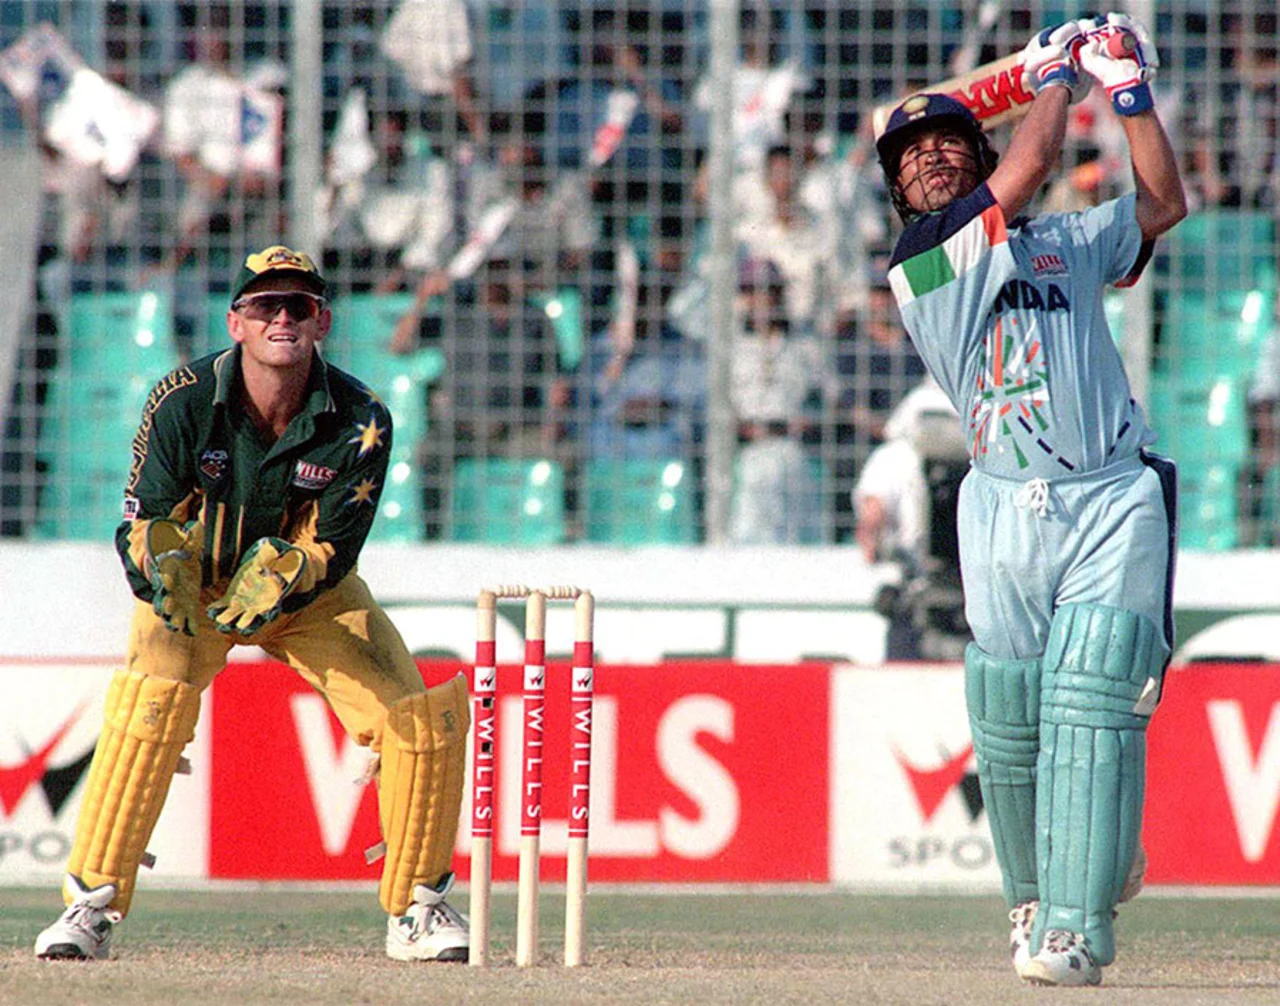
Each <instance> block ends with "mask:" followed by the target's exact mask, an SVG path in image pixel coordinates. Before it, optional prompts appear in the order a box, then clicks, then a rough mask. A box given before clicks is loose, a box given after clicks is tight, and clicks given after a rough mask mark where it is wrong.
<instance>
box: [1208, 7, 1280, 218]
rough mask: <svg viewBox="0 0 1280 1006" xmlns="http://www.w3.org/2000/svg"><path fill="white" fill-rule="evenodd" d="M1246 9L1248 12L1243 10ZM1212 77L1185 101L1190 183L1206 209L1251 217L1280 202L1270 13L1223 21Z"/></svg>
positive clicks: (1279, 66)
mask: <svg viewBox="0 0 1280 1006" xmlns="http://www.w3.org/2000/svg"><path fill="white" fill-rule="evenodd" d="M1246 9H1247V8H1246ZM1221 26H1222V30H1223V34H1224V35H1225V38H1224V40H1223V41H1224V44H1223V47H1222V51H1221V60H1222V65H1221V66H1220V67H1218V68H1214V69H1216V70H1217V71H1218V72H1216V73H1211V74H1209V75H1206V77H1205V78H1203V79H1204V82H1205V83H1204V86H1202V87H1200V88H1195V89H1193V90H1192V92H1191V94H1190V100H1189V101H1188V105H1187V110H1188V112H1189V114H1190V115H1191V118H1192V121H1191V123H1190V125H1189V129H1190V131H1191V137H1190V138H1191V141H1192V143H1191V151H1192V169H1193V170H1192V171H1191V173H1190V174H1191V178H1192V179H1193V180H1194V181H1195V182H1197V183H1198V185H1197V187H1198V189H1199V190H1200V191H1199V195H1200V197H1201V199H1202V201H1203V202H1204V203H1206V204H1208V205H1218V206H1239V207H1246V208H1254V209H1264V208H1268V207H1275V206H1276V205H1277V203H1278V202H1280V200H1278V199H1277V197H1278V196H1280V147H1278V143H1280V83H1278V82H1277V71H1278V70H1280V62H1278V61H1277V44H1278V40H1277V37H1276V12H1275V9H1274V7H1272V8H1270V9H1267V10H1263V11H1256V12H1253V13H1250V14H1248V15H1242V14H1240V13H1229V14H1223V15H1222V21H1221Z"/></svg>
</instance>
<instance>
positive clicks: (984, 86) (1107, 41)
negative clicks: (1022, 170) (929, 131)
mask: <svg viewBox="0 0 1280 1006" xmlns="http://www.w3.org/2000/svg"><path fill="white" fill-rule="evenodd" d="M1109 16H1115V17H1123V15H1109ZM1126 20H1128V19H1127V18H1126ZM1108 24H1110V23H1108ZM1110 27H1111V28H1113V29H1114V28H1116V27H1117V26H1116V25H1110ZM1103 30H1104V38H1103V40H1102V42H1101V45H1102V46H1103V47H1104V49H1103V51H1104V52H1105V53H1107V54H1108V55H1111V56H1112V58H1116V59H1119V58H1122V57H1123V56H1125V55H1126V54H1127V53H1131V52H1133V50H1134V46H1135V40H1134V39H1133V38H1132V37H1128V38H1126V35H1128V34H1129V33H1127V32H1125V31H1119V30H1117V31H1107V30H1106V28H1105V26H1103ZM1153 49H1154V47H1153ZM1022 56H1023V54H1022V52H1015V53H1010V54H1009V55H1008V56H1004V57H1002V58H1000V59H997V60H993V61H992V62H990V63H984V64H983V65H982V66H978V67H974V68H973V69H972V70H970V71H969V72H968V73H962V74H959V75H957V76H955V77H950V78H948V79H947V80H943V81H940V82H939V83H937V84H931V85H929V86H927V87H923V88H921V89H920V90H919V91H917V92H914V93H915V94H924V93H928V94H947V95H950V96H951V97H953V98H955V99H956V100H957V101H960V102H962V103H964V105H965V106H966V107H968V109H969V111H971V112H973V114H974V116H975V117H976V118H977V120H978V122H979V123H980V124H981V125H982V128H983V130H991V129H994V128H995V127H996V126H999V125H1001V124H1003V123H1006V122H1012V121H1014V120H1016V119H1020V118H1022V116H1024V115H1026V114H1027V112H1028V111H1030V109H1031V103H1032V102H1033V101H1035V100H1036V95H1035V91H1034V90H1033V89H1032V88H1030V87H1028V86H1026V85H1025V84H1024V82H1023V67H1022ZM913 96H914V95H904V96H903V97H900V98H895V99H894V100H893V101H888V102H885V103H883V104H880V105H877V106H876V107H875V109H874V110H873V111H872V113H871V126H872V129H873V130H874V131H875V135H876V138H877V139H879V137H880V134H881V133H883V132H884V127H885V126H886V125H887V124H888V122H889V116H890V115H892V114H893V110H894V109H895V108H897V107H898V106H899V105H903V104H905V103H906V102H907V101H908V100H910V98H911V97H913Z"/></svg>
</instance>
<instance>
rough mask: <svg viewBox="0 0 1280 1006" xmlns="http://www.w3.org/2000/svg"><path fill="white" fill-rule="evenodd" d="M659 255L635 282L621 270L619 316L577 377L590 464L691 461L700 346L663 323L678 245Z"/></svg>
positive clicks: (698, 414) (701, 390)
mask: <svg viewBox="0 0 1280 1006" xmlns="http://www.w3.org/2000/svg"><path fill="white" fill-rule="evenodd" d="M667 247H668V250H667V251H665V252H663V253H662V254H660V255H659V256H657V257H656V264H655V266H654V267H653V268H651V269H650V270H649V271H648V273H647V275H646V276H645V278H644V279H643V280H642V281H637V282H634V283H633V282H632V281H630V280H628V279H626V278H625V276H626V274H627V273H628V272H629V270H627V269H626V268H624V270H623V273H624V278H623V279H622V281H621V282H620V283H619V297H618V299H619V301H620V302H622V308H621V309H620V310H619V311H618V313H617V315H616V316H615V318H614V319H613V321H612V322H611V323H610V325H609V326H608V327H607V328H606V329H605V330H603V331H602V332H600V333H599V334H598V335H597V336H596V337H595V338H593V339H592V343H591V350H590V355H589V365H588V367H587V368H586V372H585V376H586V377H587V378H588V379H589V380H590V388H589V389H587V390H586V391H585V395H584V397H585V400H586V401H587V403H588V405H589V420H588V424H587V443H586V450H587V453H588V455H589V456H590V457H593V458H602V459H607V458H626V459H633V460H637V459H651V460H661V459H682V460H685V461H691V460H692V459H693V456H694V452H695V446H696V442H697V441H698V440H699V438H700V435H701V433H700V430H701V423H702V410H703V408H704V406H705V400H706V370H705V363H704V357H703V352H702V346H701V345H700V344H699V343H697V342H693V341H691V340H689V339H686V338H684V337H682V336H681V334H680V332H679V331H678V330H677V329H676V328H674V327H673V326H671V325H670V324H669V323H668V322H667V320H666V318H665V314H666V305H667V301H668V300H669V299H670V296H671V294H672V291H673V290H674V288H675V284H676V281H677V280H678V278H679V276H680V271H681V270H680V260H679V253H678V250H677V249H678V247H679V245H678V243H676V242H668V246H667ZM625 260H626V256H624V261H625ZM632 260H633V261H634V260H635V259H634V255H632ZM636 265H637V272H638V261H637V262H636ZM633 286H634V291H633V290H632V287H633Z"/></svg>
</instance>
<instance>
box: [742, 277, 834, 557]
mask: <svg viewBox="0 0 1280 1006" xmlns="http://www.w3.org/2000/svg"><path fill="white" fill-rule="evenodd" d="M738 307H739V311H740V316H741V322H740V324H741V329H740V330H739V332H738V334H737V336H736V338H735V340H734V344H733V361H732V383H731V387H730V401H731V402H732V405H733V409H734V414H735V416H736V419H737V423H738V442H739V444H740V447H739V450H738V459H737V477H736V480H735V487H734V494H733V506H732V512H731V516H730V532H729V533H730V539H731V540H732V541H733V542H735V543H736V544H740V545H763V544H778V545H784V544H813V543H816V542H817V541H818V540H819V537H820V511H821V503H820V500H821V496H820V492H821V485H820V480H819V477H818V473H817V471H816V470H815V467H814V465H813V462H812V459H811V458H810V457H809V454H808V452H807V451H806V450H805V446H804V443H803V438H804V437H805V436H806V435H808V434H810V433H812V431H813V429H814V427H815V424H814V422H813V419H812V415H811V407H812V405H813V403H814V401H815V400H816V398H817V396H818V390H819V388H818V380H819V375H820V374H821V373H822V371H823V361H822V354H821V350H820V347H819V344H818V341H817V339H816V338H814V337H813V336H811V335H807V334H804V333H801V332H794V331H792V326H791V323H790V320H789V318H788V316H787V310H786V282H785V280H784V278H783V276H782V273H781V271H780V270H779V269H778V267H777V266H776V265H774V264H773V263H772V262H770V261H768V260H767V259H745V260H744V261H743V262H742V264H741V267H740V270H739V275H738Z"/></svg>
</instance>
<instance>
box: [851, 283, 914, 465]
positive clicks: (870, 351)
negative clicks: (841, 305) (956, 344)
mask: <svg viewBox="0 0 1280 1006" xmlns="http://www.w3.org/2000/svg"><path fill="white" fill-rule="evenodd" d="M880 276H881V279H880V280H879V282H877V283H876V284H875V285H874V286H873V287H872V289H871V291H870V293H869V296H868V299H867V304H866V308H865V310H864V311H863V312H862V314H861V317H860V318H859V320H858V322H857V323H856V324H854V325H852V326H849V327H847V328H845V329H844V330H842V331H841V332H840V333H839V336H840V338H839V341H838V348H837V353H838V356H837V359H836V372H837V374H838V375H839V379H840V382H841V384H842V386H843V388H842V391H841V394H840V412H841V415H840V421H841V422H842V423H844V424H846V425H847V426H849V427H850V428H851V430H852V431H853V433H854V435H855V437H856V439H857V440H858V441H860V442H862V443H865V444H869V445H871V446H874V445H875V444H878V443H880V442H881V441H882V440H883V439H884V435H885V423H886V421H887V420H888V418H889V413H890V412H891V411H892V410H893V407H894V406H895V405H896V404H897V401H898V399H899V398H900V397H901V396H902V395H903V394H904V393H905V390H906V389H908V388H910V387H912V386H914V385H915V384H917V383H918V382H919V381H920V379H921V378H922V377H924V375H925V368H924V364H923V363H922V362H921V360H920V356H919V354H918V353H916V351H915V347H914V346H912V345H911V341H910V340H909V339H908V338H907V335H906V332H905V331H904V330H903V328H902V326H901V324H899V322H898V314H897V307H896V306H895V305H894V302H893V294H892V292H891V291H890V289H889V287H888V285H887V284H886V282H885V281H884V279H883V276H884V274H883V273H881V274H880Z"/></svg>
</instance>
